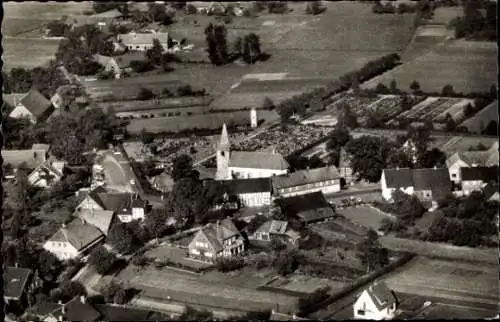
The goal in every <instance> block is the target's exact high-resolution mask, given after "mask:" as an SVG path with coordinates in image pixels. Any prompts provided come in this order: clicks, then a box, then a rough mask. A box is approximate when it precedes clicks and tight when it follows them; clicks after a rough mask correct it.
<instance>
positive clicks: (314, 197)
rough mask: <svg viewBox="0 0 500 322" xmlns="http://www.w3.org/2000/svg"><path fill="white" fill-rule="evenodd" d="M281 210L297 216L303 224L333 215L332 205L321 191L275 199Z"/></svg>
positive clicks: (291, 215) (288, 214) (290, 215)
mask: <svg viewBox="0 0 500 322" xmlns="http://www.w3.org/2000/svg"><path fill="white" fill-rule="evenodd" d="M276 204H277V205H278V206H280V208H281V211H282V212H283V213H284V214H286V215H287V216H289V217H297V218H299V220H300V221H301V222H302V223H303V224H310V223H314V222H318V221H322V220H327V219H330V218H333V217H334V216H335V211H334V210H333V208H332V206H331V205H330V204H329V203H328V201H326V199H325V196H324V195H323V193H322V192H321V191H318V192H313V193H308V194H303V195H298V196H293V197H288V198H280V199H277V200H276Z"/></svg>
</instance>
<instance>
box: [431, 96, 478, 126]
mask: <svg viewBox="0 0 500 322" xmlns="http://www.w3.org/2000/svg"><path fill="white" fill-rule="evenodd" d="M468 104H470V105H472V106H474V100H471V99H463V100H460V101H459V102H457V103H455V104H453V106H452V107H450V108H449V109H447V110H446V111H444V112H443V113H441V114H439V115H438V116H437V117H435V118H434V121H436V122H443V121H444V120H445V118H446V115H447V114H450V115H451V117H452V118H453V119H454V120H455V121H459V120H461V119H462V118H463V117H464V109H465V107H466V106H467V105H468Z"/></svg>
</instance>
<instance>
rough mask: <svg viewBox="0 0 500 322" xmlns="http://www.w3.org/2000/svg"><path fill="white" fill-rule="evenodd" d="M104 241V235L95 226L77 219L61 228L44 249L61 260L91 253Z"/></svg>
mask: <svg viewBox="0 0 500 322" xmlns="http://www.w3.org/2000/svg"><path fill="white" fill-rule="evenodd" d="M103 239H104V234H103V233H102V232H101V231H100V230H99V229H98V228H97V227H95V226H93V225H91V224H88V223H85V222H84V221H83V220H80V219H75V220H73V221H72V222H70V223H69V224H67V225H65V224H63V226H62V227H61V229H59V230H58V231H57V232H56V233H55V234H54V235H53V236H52V237H51V238H50V239H49V240H47V241H46V242H45V244H44V245H43V248H44V249H45V250H47V251H49V252H51V253H52V254H54V255H55V256H57V258H59V260H67V259H72V258H76V257H78V256H80V255H83V254H85V253H87V252H88V251H90V250H91V249H92V248H93V247H94V246H96V245H98V244H99V243H100V242H101V241H102V240H103Z"/></svg>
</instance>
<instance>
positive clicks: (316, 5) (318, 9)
mask: <svg viewBox="0 0 500 322" xmlns="http://www.w3.org/2000/svg"><path fill="white" fill-rule="evenodd" d="M305 11H306V13H307V14H312V15H317V14H319V13H322V12H323V11H324V8H323V7H322V6H321V1H311V2H308V3H307V5H306V10H305Z"/></svg>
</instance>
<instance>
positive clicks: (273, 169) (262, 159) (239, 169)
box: [215, 124, 289, 180]
mask: <svg viewBox="0 0 500 322" xmlns="http://www.w3.org/2000/svg"><path fill="white" fill-rule="evenodd" d="M230 148H231V144H230V143H229V136H228V134H227V128H226V124H224V125H223V127H222V134H221V139H220V142H219V144H218V147H217V155H216V156H217V172H216V175H215V180H230V179H250V178H269V177H272V176H275V175H282V174H286V173H288V168H289V164H288V162H286V160H285V159H284V158H283V156H282V155H281V154H278V153H269V152H247V151H231V149H230Z"/></svg>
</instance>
